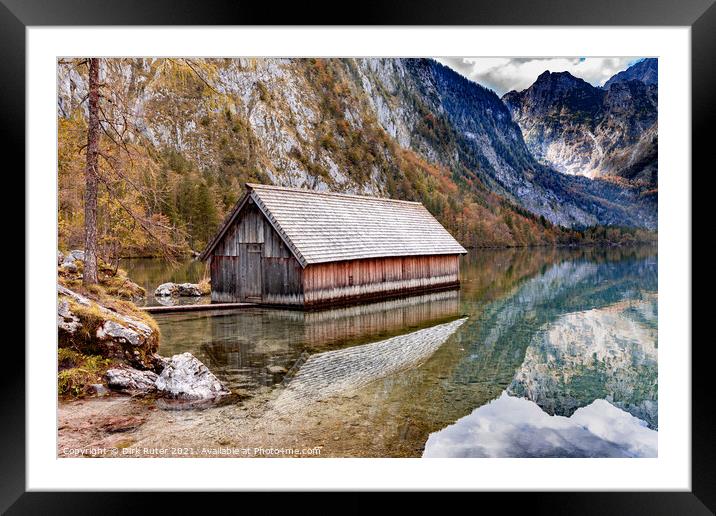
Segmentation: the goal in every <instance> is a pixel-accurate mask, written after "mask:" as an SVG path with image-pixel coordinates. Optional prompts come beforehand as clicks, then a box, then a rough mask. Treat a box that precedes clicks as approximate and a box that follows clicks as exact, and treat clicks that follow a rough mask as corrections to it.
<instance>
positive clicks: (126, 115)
mask: <svg viewBox="0 0 716 516" xmlns="http://www.w3.org/2000/svg"><path fill="white" fill-rule="evenodd" d="M103 82H104V84H106V85H107V86H106V91H105V92H104V95H105V97H106V98H107V103H106V104H105V110H106V117H107V118H109V119H111V120H113V121H114V123H115V126H118V128H119V131H118V134H121V138H122V140H123V141H125V142H128V144H129V146H130V147H131V152H132V153H133V154H132V159H131V160H129V159H127V158H122V156H124V155H123V154H122V152H120V151H118V150H117V148H120V147H121V145H115V146H113V143H116V142H115V140H117V139H118V138H117V137H116V135H115V134H114V129H111V130H110V129H109V127H107V131H108V134H107V138H105V140H104V142H105V145H106V148H107V152H108V153H111V152H114V154H115V159H116V160H117V161H118V163H119V164H120V165H122V166H126V167H128V168H131V169H133V170H135V171H136V172H135V173H136V174H137V175H138V176H139V178H141V181H140V180H139V179H138V181H139V182H146V183H147V184H148V185H150V186H151V192H152V194H151V195H149V194H147V195H144V196H143V198H142V199H141V202H144V203H145V204H146V206H145V210H146V211H147V212H149V213H153V214H157V213H159V214H161V215H162V216H166V217H168V219H169V220H170V221H171V222H173V223H176V224H180V225H183V226H184V227H186V228H187V231H188V232H189V233H190V235H192V236H193V239H194V241H193V242H190V245H192V246H193V247H200V246H201V244H202V243H203V242H205V241H206V239H208V238H209V237H210V236H211V233H212V232H213V230H214V228H215V227H216V224H218V222H219V220H220V218H221V216H223V214H225V213H226V212H227V211H228V210H229V209H230V207H231V206H232V204H233V202H235V200H236V198H237V197H238V195H239V194H240V192H241V189H242V185H243V183H244V182H247V181H254V182H266V183H274V184H279V185H284V186H297V187H307V188H313V189H318V190H328V189H330V190H333V191H341V192H354V193H365V194H371V195H381V196H391V197H397V198H404V199H413V200H420V201H422V202H424V203H425V205H426V206H427V207H428V209H429V210H430V211H431V212H432V213H433V214H435V215H436V216H437V217H438V219H439V220H440V221H441V222H442V223H443V224H445V225H446V226H447V227H448V228H449V229H450V230H451V231H452V232H453V234H454V235H455V236H456V237H457V238H458V239H459V240H460V241H461V242H462V243H464V244H465V245H522V244H530V243H532V244H534V243H550V242H555V241H570V240H571V239H573V238H576V235H575V234H574V233H572V232H569V231H565V230H563V229H560V228H557V227H555V226H553V225H552V224H559V225H562V226H587V225H594V224H619V225H627V226H637V227H654V226H655V220H656V219H655V205H654V203H653V202H652V200H651V199H648V198H643V197H642V196H640V192H639V191H638V190H637V189H634V188H631V187H626V188H621V187H617V186H616V185H613V184H607V183H604V184H602V183H601V182H600V183H596V182H583V181H581V180H580V179H581V178H569V177H564V178H555V176H556V174H554V173H553V171H551V170H549V169H547V168H546V167H545V166H543V165H542V164H540V163H538V162H537V161H536V160H535V159H534V157H533V156H532V155H531V153H530V151H529V149H528V148H527V146H526V145H525V142H524V140H523V139H522V135H521V132H520V128H519V127H518V126H517V125H516V124H515V123H514V122H513V121H512V119H511V116H510V112H509V111H508V109H507V108H506V107H505V105H504V104H503V103H502V102H501V101H500V99H499V98H498V97H497V96H496V95H495V94H494V93H493V92H491V91H490V90H487V89H485V88H483V87H481V86H479V85H477V84H475V83H473V82H470V81H468V80H467V79H464V78H463V77H462V76H460V75H458V74H457V73H455V72H454V71H452V70H450V69H449V68H446V67H443V66H442V65H440V64H438V63H436V62H434V61H432V60H428V59H207V60H180V59H111V60H104V68H103ZM58 91H59V96H58V116H59V118H60V140H59V144H60V145H59V148H60V180H61V186H62V182H63V181H64V180H65V179H63V178H67V179H66V181H67V185H66V186H67V188H66V190H68V191H75V192H76V190H77V188H80V187H81V185H79V184H75V183H74V182H73V180H71V178H73V177H81V176H80V171H81V160H78V156H79V154H78V151H81V149H82V145H83V141H82V134H83V132H82V131H83V127H84V124H85V122H84V109H85V107H84V104H83V103H82V100H83V98H84V96H85V94H86V75H85V74H83V73H82V69H81V67H80V68H78V67H76V66H75V67H72V66H60V67H59V74H58ZM112 149H115V150H114V151H112ZM115 168H120V167H119V166H117V167H115ZM75 182H77V181H75ZM73 189H74V190H73ZM78 198H79V199H81V196H78V195H76V193H75V194H73V195H68V197H67V201H66V202H65V203H61V212H63V213H65V214H66V215H65V216H66V217H67V219H68V220H70V221H74V218H73V217H74V215H73V214H74V213H75V212H77V211H79V208H78V205H77V199H78ZM63 210H65V211H63ZM540 216H541V218H540ZM75 226H76V224H75V223H74V222H69V223H68V227H69V228H70V229H69V230H68V232H69V233H68V235H69V236H68V237H67V238H68V239H70V240H71V239H72V238H73V237H72V230H71V228H73V227H75Z"/></svg>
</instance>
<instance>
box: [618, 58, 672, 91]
mask: <svg viewBox="0 0 716 516" xmlns="http://www.w3.org/2000/svg"><path fill="white" fill-rule="evenodd" d="M627 81H640V82H643V83H644V84H658V82H659V60H658V59H656V58H654V57H649V58H647V59H643V60H641V61H639V62H638V63H634V64H633V65H631V66H630V67H629V68H627V69H626V70H624V71H623V72H619V73H618V74H615V75H614V76H613V77H612V78H610V79H609V80H608V81H607V82H605V83H604V89H609V88H610V87H611V85H612V84H616V83H617V82H627Z"/></svg>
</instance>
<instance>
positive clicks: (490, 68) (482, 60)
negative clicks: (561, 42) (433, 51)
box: [436, 57, 642, 96]
mask: <svg viewBox="0 0 716 516" xmlns="http://www.w3.org/2000/svg"><path fill="white" fill-rule="evenodd" d="M436 59H437V60H438V61H440V62H441V63H443V64H444V65H447V66H449V67H450V68H452V69H454V70H455V71H457V72H459V73H461V74H462V75H464V76H465V77H467V78H468V79H471V80H473V81H475V82H477V83H479V84H482V85H483V86H486V87H487V88H490V89H492V90H495V93H497V94H498V95H500V96H502V95H504V94H505V93H507V92H508V91H510V90H517V91H520V90H524V89H525V88H528V87H529V86H530V85H531V84H532V83H533V82H534V81H535V79H537V77H538V76H539V74H541V73H542V72H544V71H545V70H549V71H550V72H564V71H568V72H569V73H571V74H572V75H574V76H575V77H579V78H581V79H584V80H585V81H587V82H588V83H590V84H593V85H594V86H601V85H603V84H604V83H605V82H606V81H607V80H608V79H609V78H610V77H611V76H612V75H614V74H615V73H617V72H621V71H622V70H626V69H627V68H628V67H629V66H630V65H631V64H633V63H635V62H637V61H640V60H641V59H642V58H640V57H587V58H584V57H525V58H511V57H437V58H436Z"/></svg>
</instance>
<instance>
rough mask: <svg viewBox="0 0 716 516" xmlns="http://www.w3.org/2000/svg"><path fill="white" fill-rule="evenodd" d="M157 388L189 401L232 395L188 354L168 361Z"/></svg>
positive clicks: (169, 395)
mask: <svg viewBox="0 0 716 516" xmlns="http://www.w3.org/2000/svg"><path fill="white" fill-rule="evenodd" d="M156 386H157V389H158V390H159V391H161V392H162V393H163V394H165V395H166V396H168V397H172V398H181V399H187V400H201V399H211V398H218V397H220V396H224V395H226V394H230V393H231V392H230V391H229V390H228V389H227V388H226V387H225V386H224V385H223V384H222V383H221V381H220V380H219V379H218V378H217V377H216V376H214V375H213V373H212V372H211V371H209V369H208V368H207V367H206V366H205V365H204V364H203V363H201V361H200V360H199V359H197V358H196V357H195V356H194V355H192V354H191V353H188V352H187V353H182V354H180V355H174V356H173V357H171V358H170V359H167V360H166V362H165V367H164V370H163V371H162V374H160V375H159V378H157V381H156Z"/></svg>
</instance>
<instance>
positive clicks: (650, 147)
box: [502, 61, 658, 189]
mask: <svg viewBox="0 0 716 516" xmlns="http://www.w3.org/2000/svg"><path fill="white" fill-rule="evenodd" d="M642 63H644V61H642V62H640V63H638V64H636V65H634V66H633V67H632V68H630V69H628V70H627V71H625V72H621V74H625V75H623V76H622V78H618V76H619V74H618V75H617V76H615V77H614V78H613V79H614V80H613V81H612V83H611V85H610V87H609V88H608V89H603V88H597V87H594V86H592V85H590V84H589V83H587V82H586V81H583V80H581V79H578V78H576V77H574V76H572V75H571V74H570V73H569V72H559V73H550V72H544V73H543V74H542V75H540V76H539V77H538V78H537V80H536V81H535V83H534V84H532V86H530V87H529V88H527V89H526V90H524V91H521V92H516V91H510V92H508V93H506V94H505V95H504V96H503V98H502V100H503V102H504V103H505V105H507V107H508V108H509V109H510V112H511V113H512V117H513V118H514V120H515V121H516V122H517V123H518V124H519V126H520V128H521V129H522V133H523V135H524V138H525V141H526V142H527V145H528V147H529V148H530V150H531V151H532V153H533V154H534V155H535V157H536V158H537V159H538V160H539V161H540V162H542V163H544V164H546V165H548V166H551V167H553V168H554V169H555V170H558V171H559V172H562V173H564V174H568V175H580V176H586V177H590V178H618V179H625V180H627V181H628V182H629V183H631V184H634V185H637V186H641V187H645V188H647V189H651V188H656V185H657V154H658V138H657V132H658V131H657V97H658V95H657V86H656V84H645V83H644V82H641V81H639V80H629V79H630V78H631V77H632V76H634V77H637V76H643V77H645V78H646V79H647V80H651V78H652V76H651V74H650V70H651V68H650V67H647V66H646V65H644V66H640V65H642ZM635 67H639V69H638V70H637V71H636V72H631V73H627V72H630V71H631V70H632V69H633V68H635Z"/></svg>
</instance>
